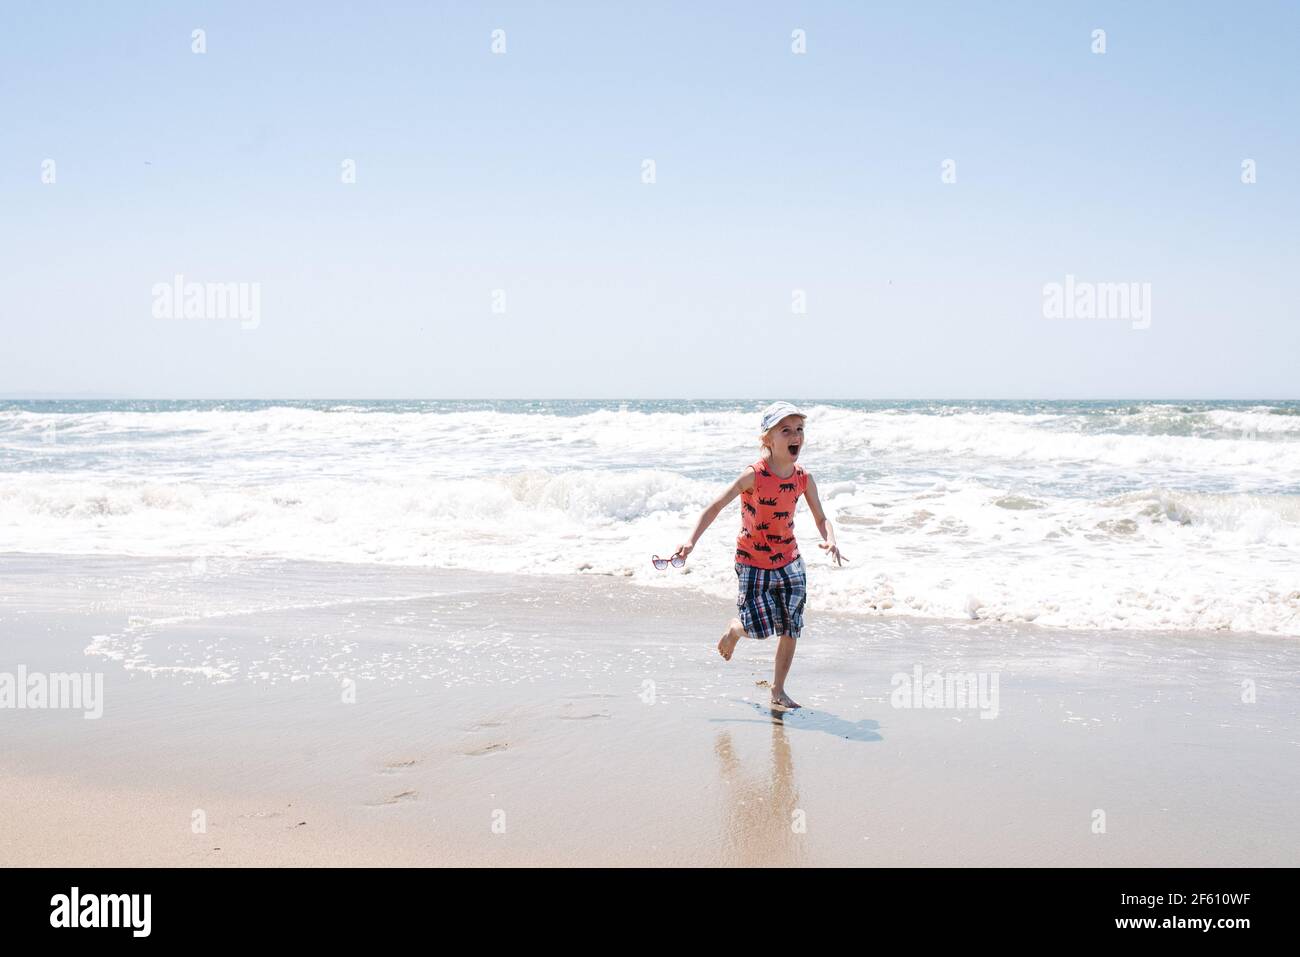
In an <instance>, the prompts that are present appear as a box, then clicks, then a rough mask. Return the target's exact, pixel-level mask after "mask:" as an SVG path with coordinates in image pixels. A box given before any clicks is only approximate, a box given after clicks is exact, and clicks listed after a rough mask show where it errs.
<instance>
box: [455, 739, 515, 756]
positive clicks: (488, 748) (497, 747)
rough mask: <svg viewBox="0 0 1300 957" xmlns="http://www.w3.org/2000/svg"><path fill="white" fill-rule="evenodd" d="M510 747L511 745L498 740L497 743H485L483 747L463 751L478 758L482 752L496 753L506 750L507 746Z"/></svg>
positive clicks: (466, 754)
mask: <svg viewBox="0 0 1300 957" xmlns="http://www.w3.org/2000/svg"><path fill="white" fill-rule="evenodd" d="M508 747H510V745H508V744H505V743H504V742H497V743H495V744H485V745H484V746H483V747H481V748H475V749H474V750H472V751H465V752H462V753H463V754H464V755H465V756H466V757H469V758H476V757H478V756H479V755H482V754H492V753H494V752H496V751H504V750H505V749H506V748H508Z"/></svg>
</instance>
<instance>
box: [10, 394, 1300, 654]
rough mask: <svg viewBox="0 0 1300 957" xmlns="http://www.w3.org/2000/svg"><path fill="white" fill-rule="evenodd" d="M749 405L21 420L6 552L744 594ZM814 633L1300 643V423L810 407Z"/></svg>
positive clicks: (1287, 413) (1219, 409) (1066, 411)
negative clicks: (374, 569)
mask: <svg viewBox="0 0 1300 957" xmlns="http://www.w3.org/2000/svg"><path fill="white" fill-rule="evenodd" d="M763 404H764V403H762V402H741V401H626V402H620V401H493V402H486V401H419V402H416V401H382V402H381V401H359V400H322V401H0V551H4V552H21V553H32V554H93V555H129V556H137V557H171V558H174V557H185V558H186V559H188V560H190V561H192V562H194V563H195V567H197V568H202V567H206V565H207V563H220V562H222V561H225V560H235V559H257V560H259V561H272V562H273V561H274V560H277V559H285V560H311V561H328V562H339V563H349V564H357V565H367V566H375V565H380V566H382V565H394V566H406V567H416V568H418V567H437V568H463V569H473V570H478V571H488V572H512V573H521V574H528V575H566V576H580V575H612V576H617V577H627V578H631V579H633V580H634V581H635V582H636V583H638V584H644V585H647V586H650V587H655V588H669V589H673V588H680V589H691V590H695V591H700V592H703V593H706V594H709V595H713V596H716V597H717V598H719V599H720V606H719V619H720V624H719V630H721V624H722V622H723V621H725V618H726V617H727V616H728V615H729V605H730V603H731V602H732V601H734V596H735V573H734V570H733V567H732V560H733V557H732V556H733V545H734V539H735V535H736V532H737V530H738V525H739V522H738V518H739V515H738V511H737V509H738V506H737V505H736V504H735V503H733V504H732V505H730V506H729V507H728V509H727V510H726V511H725V512H723V514H722V515H721V517H720V518H719V519H718V521H717V522H715V524H714V526H713V527H712V528H710V529H709V531H708V532H707V533H706V534H705V536H704V537H703V539H702V540H701V542H700V543H699V545H698V546H697V548H696V550H695V551H694V553H693V554H692V555H691V558H690V561H689V562H688V563H687V566H686V568H685V569H682V570H668V571H664V572H657V571H655V570H654V568H653V567H652V566H651V563H650V558H651V555H652V554H658V555H668V554H669V553H671V552H672V551H673V550H674V548H676V546H677V545H678V544H679V543H681V542H682V541H683V540H684V539H685V537H686V535H687V534H688V533H689V531H690V528H691V526H692V524H693V522H694V520H695V518H696V516H697V515H698V513H699V512H700V510H701V509H703V508H704V507H705V506H706V505H707V504H708V503H709V502H710V501H711V500H712V499H713V497H714V496H716V495H717V494H718V493H719V492H720V491H721V490H722V489H723V488H724V487H725V486H726V485H727V483H729V482H730V481H731V480H732V479H734V478H735V477H736V476H737V475H738V474H739V473H740V471H741V469H743V468H744V466H746V465H748V464H750V463H751V462H753V461H754V460H755V459H756V458H757V456H758V439H757V429H758V425H757V423H758V413H759V409H760V408H761V406H762V405H763ZM800 405H801V406H802V407H803V408H804V409H805V411H807V412H808V414H809V419H808V422H807V425H806V435H807V445H806V449H805V452H804V454H803V455H802V456H801V457H800V464H801V465H803V466H804V467H805V468H807V469H808V470H809V471H810V472H811V473H812V475H813V477H814V478H815V480H816V481H817V484H818V486H819V488H820V489H821V497H822V501H823V503H824V504H825V506H826V508H827V512H828V515H829V516H830V517H831V519H832V521H833V522H834V523H835V526H836V530H837V535H838V538H839V541H840V544H841V547H842V549H843V551H844V553H845V554H846V555H847V556H848V558H849V560H850V561H849V563H848V564H847V565H846V566H844V567H841V568H837V567H833V566H832V565H830V564H828V563H827V562H826V560H825V558H824V556H823V555H822V554H821V551H820V550H819V549H818V548H817V547H816V542H817V541H818V540H819V536H818V535H817V531H816V527H815V526H814V524H813V521H812V519H811V517H810V515H809V513H808V511H807V508H806V505H804V504H803V503H801V504H800V506H799V511H798V512H797V515H796V523H795V530H796V534H797V536H798V539H799V543H800V548H801V550H802V552H803V553H804V555H805V558H806V559H807V562H808V567H809V572H808V575H809V602H810V613H815V611H816V610H817V609H827V610H833V611H837V612H844V613H848V614H858V615H867V616H881V615H883V616H914V617H919V618H927V619H965V620H969V619H982V620H1001V621H1013V622H1033V623H1037V624H1042V625H1049V626H1053V627H1063V628H1093V629H1096V628H1101V629H1119V630H1134V631H1144V630H1192V631H1206V632H1247V633H1259V634H1268V635H1285V636H1300V561H1297V558H1300V402H1295V401H1287V402H1182V401H1168V402H1164V401H1162V402H1153V401H1132V402H1126V401H1098V402H1070V401H1057V402H1012V401H1006V402H991V401H990V402H967V401H950V402H949V401H912V402H889V401H869V402H868V401H863V402H847V401H818V400H812V401H801V402H800Z"/></svg>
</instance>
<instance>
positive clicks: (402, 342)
mask: <svg viewBox="0 0 1300 957" xmlns="http://www.w3.org/2000/svg"><path fill="white" fill-rule="evenodd" d="M196 30H202V31H203V33H202V35H201V37H202V41H203V46H204V52H201V53H198V52H195V51H194V47H195V45H196V40H195V38H194V37H195V35H194V31H196ZM1097 30H1104V31H1105V34H1104V42H1105V52H1095V49H1096V47H1097V40H1096V39H1095V38H1094V31H1097ZM494 31H502V33H496V34H495V37H496V43H497V47H498V49H500V46H501V41H502V40H504V52H494V50H493V45H494ZM795 31H803V32H802V34H801V36H802V37H803V42H804V49H805V52H802V53H798V52H795V50H794V47H795V46H796V45H797V40H796V39H795V36H796V35H795ZM1298 45H1300V5H1297V4H1294V3H1282V2H1279V3H1267V2H1262V3H1251V2H1245V3H1236V2H1234V3H1228V2H1222V3H1175V2H1144V3H1141V4H1132V3H1042V2H1024V3H1016V2H999V3H996V4H995V3H992V2H989V3H969V2H968V3H956V2H954V3H929V2H899V3H871V4H867V3H850V2H840V3H826V2H823V3H761V2H720V3H708V4H703V3H698V2H695V3H665V4H633V3H626V4H610V3H564V2H554V3H540V2H535V3H517V4H511V3H429V2H426V3H411V4H405V3H383V2H374V3H366V4H356V3H341V2H333V0H325V2H313V3H306V2H303V3H285V4H275V5H271V4H265V3H243V2H228V3H188V2H170V0H169V2H132V3H129V4H126V3H112V4H107V3H62V2H61V3H58V4H52V3H48V2H24V0H6V2H5V3H4V4H3V6H0V119H2V120H3V122H2V123H0V343H3V346H2V347H0V394H8V395H32V396H38V395H59V394H79V395H106V396H123V397H138V398H312V397H317V398H338V397H352V398H722V397H727V398H745V397H765V396H772V395H787V396H815V397H819V398H1117V397H1122V398H1261V399H1268V398H1275V399H1276V398H1295V397H1296V396H1297V395H1300V388H1297V383H1298V380H1300V376H1298V375H1297V373H1298V372H1300V359H1298V358H1297V357H1300V322H1298V320H1300V305H1298V302H1300V297H1297V296H1296V295H1295V288H1294V287H1295V284H1296V280H1297V276H1300V270H1298V269H1297V268H1296V267H1297V263H1300V229H1297V223H1300V186H1298V185H1297V177H1300V122H1297V121H1298V120H1300V70H1297V69H1296V67H1295V49H1296V48H1297V46H1298ZM647 160H649V161H652V162H653V173H654V176H653V182H646V179H647V169H648V167H647V165H646V161H647ZM1247 160H1250V161H1253V164H1254V174H1255V175H1254V178H1255V181H1254V182H1253V183H1245V182H1243V162H1245V161H1247ZM50 161H52V165H51V162H50ZM949 161H951V162H949ZM349 162H351V164H354V165H353V166H352V167H350V168H353V169H355V177H354V178H355V181H354V182H345V179H347V176H346V175H345V164H347V163H349ZM51 179H52V181H50V180H51ZM945 180H952V181H945ZM176 276H181V277H183V279H182V282H183V283H194V284H200V285H199V286H198V287H197V288H198V289H199V290H201V291H203V292H206V291H207V290H208V288H209V286H207V285H202V284H223V283H241V284H246V285H244V286H243V287H242V289H243V290H244V291H245V293H246V294H247V295H249V296H250V297H251V296H252V294H253V292H254V291H255V292H256V296H257V298H256V300H253V299H251V298H250V299H248V300H247V302H248V304H249V305H250V308H251V305H252V303H253V302H256V305H257V309H256V316H255V318H253V317H252V313H251V312H249V313H246V314H244V316H243V319H242V321H241V318H240V317H238V316H235V317H231V316H222V315H219V314H214V310H216V309H217V308H218V306H219V304H216V303H206V301H205V302H204V303H202V304H200V308H199V312H200V314H199V315H196V316H190V317H188V318H187V317H186V315H185V314H184V313H185V310H184V309H183V308H180V309H178V310H177V313H178V314H174V315H173V316H171V317H170V318H168V317H167V316H166V315H165V311H166V305H165V299H166V296H165V294H164V293H163V292H162V291H161V290H162V289H165V288H169V287H170V284H172V283H174V281H175V277H176ZM1067 276H1071V277H1074V278H1073V280H1072V281H1073V282H1074V283H1077V284H1101V283H1136V284H1138V285H1137V287H1135V288H1136V289H1137V290H1146V291H1147V293H1148V294H1149V313H1148V314H1145V315H1143V316H1137V317H1134V316H1132V315H1130V314H1129V313H1125V314H1124V315H1123V316H1121V317H1120V318H1081V317H1075V318H1055V317H1051V316H1048V315H1045V308H1044V299H1045V294H1044V287H1045V286H1049V285H1050V284H1053V283H1059V284H1064V283H1065V282H1066V277H1067ZM1134 301H1135V302H1140V301H1142V300H1141V297H1139V298H1138V299H1135V300H1134ZM160 303H163V304H162V305H160ZM160 310H161V311H162V312H163V313H164V314H163V315H161V316H160V315H159V312H160Z"/></svg>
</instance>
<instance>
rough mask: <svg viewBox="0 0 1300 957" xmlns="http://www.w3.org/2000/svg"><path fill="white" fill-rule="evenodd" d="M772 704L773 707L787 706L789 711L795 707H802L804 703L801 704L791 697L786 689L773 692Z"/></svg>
mask: <svg viewBox="0 0 1300 957" xmlns="http://www.w3.org/2000/svg"><path fill="white" fill-rule="evenodd" d="M772 705H773V707H776V708H785V709H786V710H789V711H793V710H794V709H795V708H800V707H802V705H800V704H799V702H798V701H795V700H794V698H791V697H790V696H789V695H788V694H786V693H785V692H784V691H782V692H780V693H777V692H775V691H773V692H772Z"/></svg>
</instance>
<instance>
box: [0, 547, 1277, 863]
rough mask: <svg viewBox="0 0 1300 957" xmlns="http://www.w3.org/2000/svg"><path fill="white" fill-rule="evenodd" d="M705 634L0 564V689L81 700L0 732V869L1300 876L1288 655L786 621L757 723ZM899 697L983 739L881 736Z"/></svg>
mask: <svg viewBox="0 0 1300 957" xmlns="http://www.w3.org/2000/svg"><path fill="white" fill-rule="evenodd" d="M810 574H816V570H815V568H814V569H813V570H812V571H811V572H810ZM729 615H730V609H729V608H728V607H727V603H726V602H725V601H724V602H718V601H716V600H711V599H707V598H703V597H700V596H697V595H693V594H691V593H689V592H685V591H677V590H670V589H662V588H660V589H653V588H644V587H638V586H636V585H634V584H633V583H631V582H628V581H625V580H622V579H618V578H609V577H603V576H592V577H583V576H554V577H546V576H507V575H485V574H481V573H477V572H458V571H434V570H426V569H409V568H381V567H374V566H370V567H356V566H342V565H327V564H315V563H305V562H279V561H267V562H252V561H248V560H240V561H234V560H231V561H222V560H214V559H207V560H205V561H203V562H199V563H194V562H191V561H190V560H188V559H186V560H179V559H178V560H160V559H139V558H125V557H121V558H104V557H82V556H69V557H50V556H30V555H17V554H9V555H4V556H0V673H5V672H8V673H15V672H16V671H17V669H18V668H19V667H22V668H26V669H27V671H28V673H29V674H31V673H39V674H50V673H56V672H91V673H98V674H101V675H102V679H103V715H102V717H100V718H99V719H97V720H86V719H85V718H84V717H83V715H82V712H80V711H77V710H75V709H35V708H23V709H15V708H7V709H0V729H2V730H3V734H0V775H2V776H3V780H4V787H3V788H0V865H3V866H15V865H73V866H75V865H90V866H98V865H154V864H161V865H182V866H187V865H193V866H223V865H226V866H228V865H285V864H307V865H337V866H349V865H361V864H392V865H460V864H469V865H506V864H510V865H553V864H559V865H611V864H612V865H620V866H646V865H648V866H660V865H719V864H721V865H745V866H791V865H795V866H798V865H866V866H897V865H908V866H910V865H959V866H964V865H996V866H1002V865H1047V866H1063V865H1084V866H1089V865H1142V866H1148V865H1152V866H1154V865H1166V866H1212V865H1221V866H1237V865H1244V866H1251V865H1283V866H1294V865H1295V864H1297V863H1298V862H1300V860H1298V859H1300V854H1297V851H1296V848H1297V847H1300V814H1298V813H1297V810H1296V805H1295V802H1294V799H1293V796H1294V794H1295V793H1296V791H1297V786H1298V785H1300V762H1298V761H1297V760H1296V758H1297V747H1298V745H1300V722H1297V705H1298V703H1300V682H1298V680H1297V672H1298V669H1297V667H1296V665H1297V657H1296V654H1297V648H1300V646H1298V645H1297V643H1296V642H1295V641H1294V640H1288V639H1278V638H1266V637H1259V636H1248V635H1247V636H1243V635H1239V634H1232V633H1213V634H1169V633H1149V632H1148V633H1124V632H1106V633H1100V632H1087V631H1070V632H1063V631H1051V630H1048V629H1042V628H1036V627H1034V626H1030V625H1026V626H1008V625H1004V624H998V623H990V622H929V621H918V620H910V619H901V618H882V617H856V616H834V615H824V614H820V613H818V611H817V610H816V609H815V608H813V609H810V611H809V615H808V624H807V630H806V631H805V634H804V637H803V638H802V639H801V641H800V648H799V652H798V654H797V656H796V658H795V664H794V668H793V671H792V673H791V678H790V681H789V684H788V690H789V691H790V693H791V694H792V695H793V696H794V697H795V698H796V699H799V700H800V701H801V702H802V703H803V704H804V705H805V707H804V708H803V709H801V710H799V711H796V712H792V713H789V714H774V713H773V712H772V711H771V710H770V709H769V708H768V707H766V702H767V689H766V687H764V686H763V684H762V683H763V682H765V681H766V680H767V679H769V678H770V676H771V665H772V654H773V650H774V647H775V646H774V644H773V643H772V642H754V641H747V642H743V643H742V644H741V645H740V647H739V649H738V651H737V654H736V656H735V658H734V659H733V660H732V661H731V662H730V663H726V662H723V661H722V660H721V659H720V658H719V657H718V655H717V652H716V650H715V649H714V645H715V643H716V641H717V639H718V637H719V635H720V634H721V632H722V630H723V628H724V626H725V624H726V621H727V619H728V617H729ZM88 649H89V650H90V651H91V652H92V653H90V654H88V653H87V651H88ZM917 669H920V675H921V677H922V680H923V681H924V679H925V677H926V676H928V675H931V674H936V673H937V674H939V675H940V676H944V675H947V676H952V675H957V674H962V675H965V674H971V675H974V676H975V677H976V678H978V679H980V680H983V681H984V691H985V696H984V699H983V702H982V704H983V707H981V701H980V700H979V699H978V698H977V699H976V700H975V701H973V702H966V701H949V702H943V701H942V700H940V701H939V702H938V703H941V704H948V705H956V706H951V707H915V706H910V707H904V706H902V705H904V704H907V705H915V704H917V703H918V701H919V702H920V703H921V704H925V701H924V699H923V698H918V697H914V696H913V695H911V694H907V695H904V694H903V692H902V690H900V689H899V687H898V686H899V685H900V683H901V680H902V679H901V678H899V677H898V676H906V677H907V679H908V680H911V678H912V677H913V676H915V675H916V674H917ZM995 678H996V682H997V684H996V689H997V695H996V699H995V700H991V695H990V692H991V690H992V682H993V680H994V679H995ZM1252 696H1253V700H1251V698H1252ZM992 705H995V706H996V707H995V708H994V707H992ZM981 714H985V715H988V716H987V717H981Z"/></svg>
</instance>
